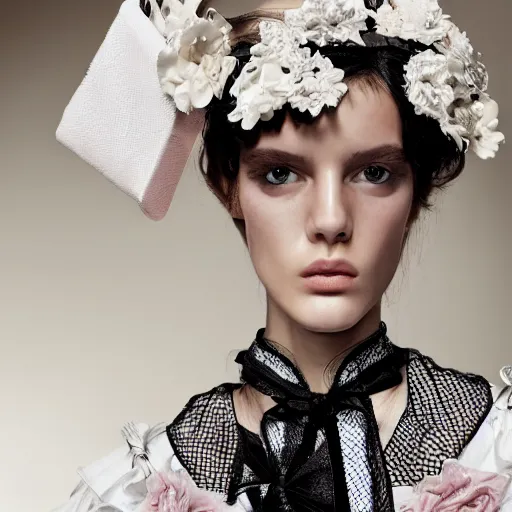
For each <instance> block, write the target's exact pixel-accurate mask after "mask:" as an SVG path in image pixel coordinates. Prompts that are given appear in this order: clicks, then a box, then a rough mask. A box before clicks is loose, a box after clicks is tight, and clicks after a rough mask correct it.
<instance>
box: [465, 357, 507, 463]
mask: <svg viewBox="0 0 512 512" xmlns="http://www.w3.org/2000/svg"><path fill="white" fill-rule="evenodd" d="M501 377H502V381H503V382H502V383H501V384H500V385H499V386H492V393H493V398H494V402H493V405H492V408H491V410H490V412H489V414H488V415H487V417H486V418H485V419H484V421H483V423H482V425H481V427H480V429H479V430H478V432H477V433H476V435H475V436H474V438H473V439H472V441H471V442H470V443H469V444H468V446H467V447H466V449H465V450H464V452H463V454H462V456H461V459H460V460H461V462H463V463H464V464H465V465H467V466H470V467H474V468H475V469H481V470H483V471H492V472H496V473H503V472H510V473H512V366H508V367H505V368H503V370H502V371H501Z"/></svg>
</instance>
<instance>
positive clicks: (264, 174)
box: [257, 164, 395, 187]
mask: <svg viewBox="0 0 512 512" xmlns="http://www.w3.org/2000/svg"><path fill="white" fill-rule="evenodd" d="M371 168H376V169H380V170H382V171H385V172H386V173H387V174H388V178H387V179H386V180H384V181H381V182H373V181H369V180H363V181H366V182H367V183H370V184H372V185H385V184H387V183H389V182H390V181H391V180H393V179H394V178H395V173H394V172H393V171H391V170H389V169H387V168H386V167H384V166H382V165H379V164H373V165H368V166H367V167H365V168H364V169H362V170H361V171H359V172H358V173H357V176H359V175H360V174H362V173H364V172H365V171H368V170H369V169H371ZM269 169H270V170H269ZM277 170H284V171H287V172H288V173H291V174H297V173H295V172H294V171H292V170H291V169H290V168H289V167H287V166H286V165H275V166H271V167H269V168H267V169H265V170H263V171H261V172H257V175H258V177H259V179H261V180H262V181H263V183H264V184H265V185H268V186H270V187H280V186H283V185H287V184H289V183H273V182H271V181H269V180H268V179H267V177H268V175H269V174H271V173H272V172H274V171H277ZM293 183H295V182H293Z"/></svg>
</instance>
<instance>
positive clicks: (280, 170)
mask: <svg viewBox="0 0 512 512" xmlns="http://www.w3.org/2000/svg"><path fill="white" fill-rule="evenodd" d="M291 175H293V176H294V177H295V178H297V175H296V174H295V173H294V172H292V171H290V169H288V168H287V167H274V168H273V169H272V170H271V171H270V172H269V173H267V174H266V175H265V180H266V181H267V182H268V183H271V184H272V185H284V184H286V182H287V179H288V178H289V177H290V176H291ZM294 181H296V179H294V180H293V181H291V182H290V181H288V183H293V182H294Z"/></svg>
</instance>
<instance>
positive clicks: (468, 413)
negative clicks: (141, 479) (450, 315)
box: [167, 350, 492, 510]
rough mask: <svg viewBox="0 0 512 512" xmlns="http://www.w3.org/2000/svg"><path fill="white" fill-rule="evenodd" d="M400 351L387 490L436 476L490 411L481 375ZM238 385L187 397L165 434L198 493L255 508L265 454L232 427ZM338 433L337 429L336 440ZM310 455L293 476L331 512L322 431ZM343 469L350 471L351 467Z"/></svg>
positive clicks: (263, 490)
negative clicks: (400, 385)
mask: <svg viewBox="0 0 512 512" xmlns="http://www.w3.org/2000/svg"><path fill="white" fill-rule="evenodd" d="M407 352H408V363H407V380H408V394H409V396H408V405H407V407H406V410H405V411H404V414H403V416H402V418H401V419H400V421H399V423H398V425H397V427H396V430H395V432H394V434H393V436H392V438H391V440H390V442H389V443H388V445H387V446H386V449H385V451H384V454H385V459H386V466H387V469H388V473H389V476H390V479H391V482H392V485H393V486H400V485H413V484H415V483H417V482H418V481H420V480H421V479H422V478H423V477H424V476H426V475H437V474H439V472H440V469H441V466H442V464H443V462H444V461H445V460H446V459H448V458H458V457H459V456H460V454H461V452H462V450H463V449H464V448H465V447H466V445H467V444H468V443H469V441H470V440H471V439H472V438H473V436H474V434H475V433H476V432H477V431H478V429H479V428H480V426H481V424H482V422H483V420H484V419H485V417H486V416H487V414H488V412H489V411H490V409H491V407H492V394H491V389H490V385H489V383H488V382H487V381H486V380H485V379H483V378H482V377H479V376H476V375H472V374H466V373H462V372H458V371H456V370H451V369H444V368H441V367H439V366H437V365H436V364H435V363H434V362H433V361H432V359H430V358H428V357H425V356H423V355H422V354H420V353H419V352H417V351H415V350H408V351H407ZM238 387H239V385H235V384H225V385H222V386H220V387H217V388H215V389H213V390H212V391H210V392H208V393H205V394H201V395H198V396H196V397H194V398H192V399H191V400H190V401H189V403H188V404H187V406H186V407H185V408H184V410H183V411H182V413H181V414H180V415H179V416H178V417H177V418H176V420H175V421H174V422H173V423H172V424H171V425H169V426H168V428H167V433H168V437H169V440H170V442H171V444H172V446H173V449H174V451H175V453H176V455H177V456H178V457H179V459H180V461H181V463H182V465H183V466H184V467H185V468H186V469H187V471H188V472H189V473H190V475H191V476H192V478H193V479H194V480H195V482H196V483H197V485H198V486H199V487H202V488H206V489H209V490H212V491H217V492H222V493H225V494H227V496H228V502H229V503H234V502H235V501H236V499H237V496H238V495H240V494H241V493H243V492H247V495H248V496H249V498H250V501H251V503H252V504H253V507H254V509H255V510H258V506H259V505H258V504H260V505H261V503H262V502H263V499H264V497H265V496H266V495H267V493H268V489H269V485H268V484H265V485H259V484H258V481H259V480H260V479H261V476H262V475H263V479H265V478H266V477H265V471H268V470H269V465H268V455H267V452H266V450H265V447H264V443H263V442H262V439H261V438H260V437H259V436H257V435H255V434H253V433H251V432H248V431H247V430H245V429H244V428H243V427H241V426H240V425H239V424H237V421H236V416H235V412H234V408H233V399H232V395H233V391H234V390H235V389H236V388H238ZM351 414H353V413H351ZM340 424H341V425H343V422H341V423H340ZM352 424H353V425H355V424H356V422H355V421H354V422H353V423H352ZM345 434H346V433H345V432H343V427H342V428H341V429H340V439H343V438H345V437H344V436H345ZM348 434H349V435H350V432H349V433H348ZM345 440H346V441H345V443H346V444H347V446H348V445H349V443H350V441H349V440H347V438H345ZM345 443H344V444H345ZM284 449H286V448H284ZM350 450H351V451H354V447H351V448H350ZM355 451H357V450H355ZM355 451H354V452H355ZM313 452H314V454H313V456H312V457H310V458H309V459H308V460H307V463H306V464H305V465H304V467H303V468H302V470H301V473H300V474H299V475H298V476H299V477H304V478H309V479H311V485H310V488H311V489H312V492H315V494H316V496H317V497H319V499H320V498H321V497H323V499H324V505H323V508H322V509H321V510H330V509H329V506H331V507H332V501H333V492H332V489H333V485H334V483H333V478H332V474H331V473H330V472H329V471H324V469H326V468H327V463H326V461H328V460H329V450H328V447H327V444H326V443H325V436H324V435H323V433H322V432H320V433H319V434H318V436H317V438H316V441H315V447H314V449H313ZM347 459H348V460H351V459H350V458H348V457H347ZM346 466H347V469H348V471H349V472H350V471H351V470H350V462H348V463H346ZM257 475H258V476H257ZM319 475H321V476H319ZM326 475H327V476H326ZM271 476H272V475H270V474H269V475H267V477H268V478H270V477H271ZM356 478H357V475H354V474H352V475H351V476H350V478H349V481H351V480H352V479H354V481H355V482H356V483H357V481H356ZM348 485H350V484H348ZM359 487H360V485H359ZM315 490H316V491H315ZM362 496H363V494H362ZM362 499H363V498H362ZM329 504H330V505H329ZM331 510H334V509H333V508H331Z"/></svg>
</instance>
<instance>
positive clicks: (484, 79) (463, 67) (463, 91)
mask: <svg viewBox="0 0 512 512" xmlns="http://www.w3.org/2000/svg"><path fill="white" fill-rule="evenodd" d="M436 48H437V50H438V51H440V52H441V53H442V54H443V55H445V56H446V58H447V59H448V69H449V71H450V73H451V74H452V75H453V76H454V77H455V79H456V80H457V82H458V84H459V91H458V96H462V95H464V97H465V99H468V98H467V94H468V93H469V94H471V93H473V92H485V91H486V90H487V85H488V80H489V78H488V75H487V71H486V69H485V66H484V65H483V64H482V63H481V62H479V61H478V60H477V59H476V58H475V56H474V50H473V47H472V46H471V43H470V42H469V39H468V38H467V37H466V34H465V33H464V32H461V31H460V30H459V29H458V27H457V26H456V25H455V24H453V23H450V29H449V31H448V32H447V34H446V37H445V38H444V39H443V41H442V42H440V43H438V44H436ZM471 89H473V90H471Z"/></svg>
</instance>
